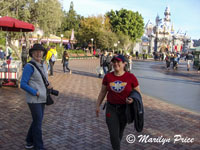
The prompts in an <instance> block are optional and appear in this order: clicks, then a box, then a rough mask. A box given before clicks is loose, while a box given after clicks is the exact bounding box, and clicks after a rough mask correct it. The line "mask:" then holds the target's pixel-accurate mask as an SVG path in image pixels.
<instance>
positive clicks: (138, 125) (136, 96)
mask: <svg viewBox="0 0 200 150" xmlns="http://www.w3.org/2000/svg"><path fill="white" fill-rule="evenodd" d="M129 97H130V98H132V99H133V100H134V101H133V103H132V104H127V106H126V117H127V122H128V124H130V123H133V121H134V125H135V129H136V131H137V132H142V130H143V126H144V108H143V103H142V96H141V94H140V93H139V92H138V91H136V90H133V91H132V92H131V94H130V96H129Z"/></svg>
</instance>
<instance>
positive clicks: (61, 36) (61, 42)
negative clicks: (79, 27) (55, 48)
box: [60, 34, 63, 47]
mask: <svg viewBox="0 0 200 150" xmlns="http://www.w3.org/2000/svg"><path fill="white" fill-rule="evenodd" d="M60 38H61V41H60V47H61V46H62V44H63V34H61V35H60Z"/></svg>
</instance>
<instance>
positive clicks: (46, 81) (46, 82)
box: [28, 61, 49, 88]
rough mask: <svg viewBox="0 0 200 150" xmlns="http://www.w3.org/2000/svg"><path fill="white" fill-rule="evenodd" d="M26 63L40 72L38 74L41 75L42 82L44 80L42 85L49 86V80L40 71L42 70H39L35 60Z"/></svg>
mask: <svg viewBox="0 0 200 150" xmlns="http://www.w3.org/2000/svg"><path fill="white" fill-rule="evenodd" d="M28 63H30V64H32V65H33V66H34V67H35V68H36V69H37V70H38V71H39V73H40V75H41V76H42V79H43V82H44V85H45V86H46V88H47V87H48V86H49V82H48V80H47V79H46V77H45V76H44V74H43V73H42V71H41V70H40V68H39V67H38V66H37V65H36V63H35V62H33V61H29V62H28Z"/></svg>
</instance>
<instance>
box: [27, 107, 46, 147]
mask: <svg viewBox="0 0 200 150" xmlns="http://www.w3.org/2000/svg"><path fill="white" fill-rule="evenodd" d="M28 106H29V108H30V111H31V115H32V119H33V121H32V123H31V126H30V128H29V130H28V134H27V137H26V142H27V143H29V144H33V145H34V148H35V150H39V149H43V140H42V120H43V115H44V107H45V104H43V103H31V104H30V103H28Z"/></svg>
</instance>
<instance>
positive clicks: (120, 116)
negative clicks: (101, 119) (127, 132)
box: [106, 103, 127, 150]
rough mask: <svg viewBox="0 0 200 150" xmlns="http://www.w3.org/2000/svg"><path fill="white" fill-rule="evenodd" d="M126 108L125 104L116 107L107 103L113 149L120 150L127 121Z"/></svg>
mask: <svg viewBox="0 0 200 150" xmlns="http://www.w3.org/2000/svg"><path fill="white" fill-rule="evenodd" d="M125 110H126V107H125V105H124V106H122V107H121V106H120V107H118V106H117V107H115V106H112V105H110V104H109V103H107V107H106V124H107V126H108V130H109V133H110V141H111V144H112V148H113V150H120V141H121V139H122V137H123V132H124V129H125V127H126V123H127V120H126V114H125Z"/></svg>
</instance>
